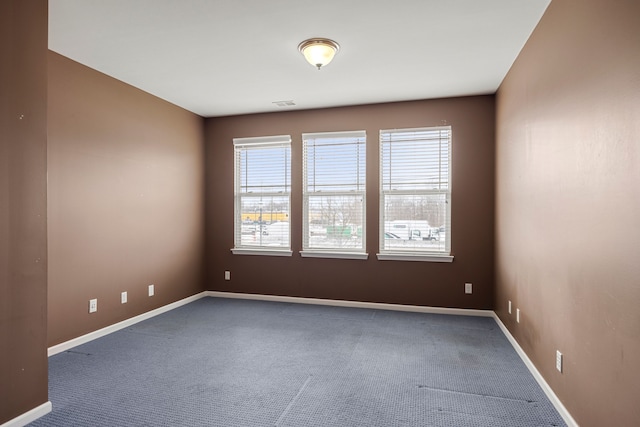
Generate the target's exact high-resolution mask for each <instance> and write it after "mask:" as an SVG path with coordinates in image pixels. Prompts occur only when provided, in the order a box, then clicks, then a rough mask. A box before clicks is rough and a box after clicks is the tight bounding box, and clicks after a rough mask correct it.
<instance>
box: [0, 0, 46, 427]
mask: <svg viewBox="0 0 640 427" xmlns="http://www.w3.org/2000/svg"><path fill="white" fill-rule="evenodd" d="M0 108H1V109H0V424H3V423H4V422H5V421H7V420H10V419H13V418H15V417H16V416H18V415H21V414H22V413H24V412H27V411H29V410H31V409H33V408H35V407H37V406H39V405H41V404H43V403H45V402H46V401H47V345H46V344H47V343H46V339H47V1H46V0H33V1H28V2H25V1H19V0H4V1H2V2H0Z"/></svg>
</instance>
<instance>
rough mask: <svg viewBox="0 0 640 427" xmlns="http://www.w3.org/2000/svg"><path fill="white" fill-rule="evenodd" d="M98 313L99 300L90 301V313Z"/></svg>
mask: <svg viewBox="0 0 640 427" xmlns="http://www.w3.org/2000/svg"><path fill="white" fill-rule="evenodd" d="M96 311H98V300H97V299H90V300H89V313H95V312H96Z"/></svg>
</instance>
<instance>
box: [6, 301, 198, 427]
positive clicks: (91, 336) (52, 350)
mask: <svg viewBox="0 0 640 427" xmlns="http://www.w3.org/2000/svg"><path fill="white" fill-rule="evenodd" d="M205 296H207V295H206V292H201V293H199V294H195V295H192V296H190V297H187V298H184V299H181V300H179V301H176V302H173V303H171V304H167V305H165V306H162V307H159V308H156V309H155V310H151V311H148V312H146V313H142V314H140V315H138V316H135V317H132V318H130V319H127V320H123V321H122V322H118V323H114V324H113V325H110V326H107V327H104V328H102V329H98V330H97V331H93V332H89V333H88V334H86V335H82V336H80V337H77V338H73V339H71V340H69V341H65V342H63V343H60V344H56V345H54V346H51V347H49V349H48V351H47V353H48V356H53V355H54V354H58V353H62V352H63V351H67V350H69V349H70V348H73V347H75V346H78V345H80V344H84V343H87V342H89V341H92V340H95V339H96V338H100V337H103V336H105V335H108V334H110V333H112V332H115V331H119V330H120V329H124V328H126V327H128V326H131V325H134V324H136V323H138V322H142V321H143V320H147V319H150V318H152V317H154V316H157V315H158V314H162V313H166V312H167V311H170V310H173V309H174V308H178V307H180V306H183V305H185V304H189V303H190V302H193V301H196V300H199V299H200V298H203V297H205ZM0 427H4V426H0Z"/></svg>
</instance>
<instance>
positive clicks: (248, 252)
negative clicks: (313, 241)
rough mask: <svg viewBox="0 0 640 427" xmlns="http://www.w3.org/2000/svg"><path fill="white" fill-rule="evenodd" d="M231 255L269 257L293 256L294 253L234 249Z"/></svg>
mask: <svg viewBox="0 0 640 427" xmlns="http://www.w3.org/2000/svg"><path fill="white" fill-rule="evenodd" d="M231 253H233V254H234V255H267V256H291V255H293V251H290V250H286V249H284V250H281V251H279V250H275V249H257V248H255V249H254V248H233V249H231Z"/></svg>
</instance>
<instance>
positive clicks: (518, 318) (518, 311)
mask: <svg viewBox="0 0 640 427" xmlns="http://www.w3.org/2000/svg"><path fill="white" fill-rule="evenodd" d="M516 322H518V323H520V309H519V308H516Z"/></svg>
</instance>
